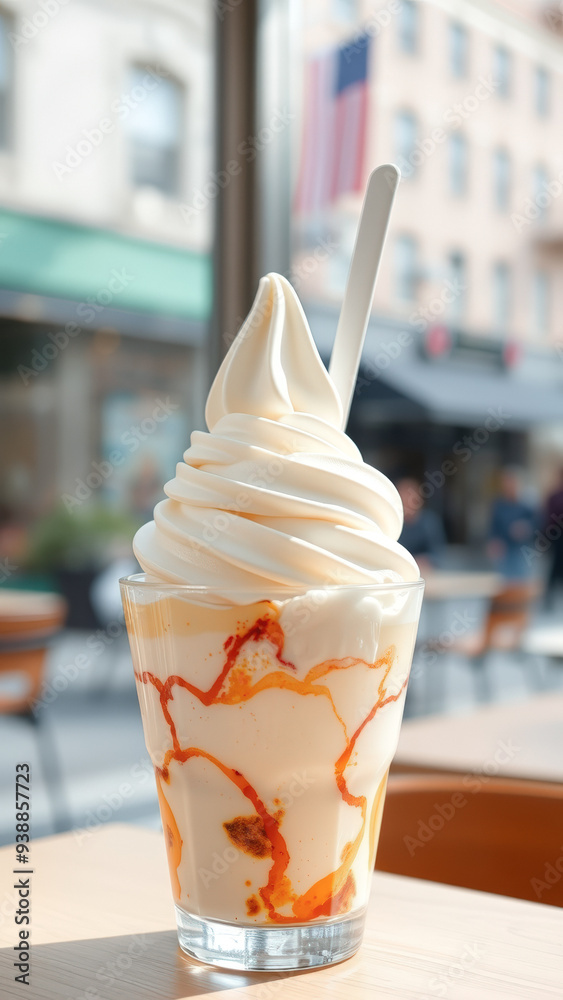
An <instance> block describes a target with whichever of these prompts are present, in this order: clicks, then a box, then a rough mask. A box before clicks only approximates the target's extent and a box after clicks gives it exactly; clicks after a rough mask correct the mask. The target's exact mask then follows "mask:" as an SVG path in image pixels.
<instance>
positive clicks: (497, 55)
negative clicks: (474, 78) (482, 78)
mask: <svg viewBox="0 0 563 1000" xmlns="http://www.w3.org/2000/svg"><path fill="white" fill-rule="evenodd" d="M502 64H504V65H503V70H502V71H501V69H500V66H501V65H502ZM513 72H514V67H513V55H512V52H511V51H510V49H509V48H508V47H507V46H506V45H503V44H501V43H498V44H497V45H495V47H494V49H493V79H494V80H496V79H497V78H498V80H499V85H498V87H497V88H496V91H495V93H496V95H497V97H501V98H503V100H505V101H508V100H510V98H511V97H512V90H513V83H514V81H513Z"/></svg>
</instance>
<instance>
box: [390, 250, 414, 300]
mask: <svg viewBox="0 0 563 1000" xmlns="http://www.w3.org/2000/svg"><path fill="white" fill-rule="evenodd" d="M418 278H419V274H418V246H417V242H416V240H415V239H414V238H413V237H412V236H399V237H398V238H397V241H396V243H395V288H396V295H397V299H398V301H399V302H405V303H407V302H416V293H417V286H418Z"/></svg>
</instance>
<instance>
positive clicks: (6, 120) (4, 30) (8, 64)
mask: <svg viewBox="0 0 563 1000" xmlns="http://www.w3.org/2000/svg"><path fill="white" fill-rule="evenodd" d="M11 30H12V24H11V19H10V17H9V15H6V14H3V13H0V149H7V148H8V146H9V145H10V131H11V129H10V124H11V123H10V113H11V91H12V48H11V45H10V43H9V41H8V35H9V33H10V31H11Z"/></svg>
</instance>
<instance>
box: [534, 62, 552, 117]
mask: <svg viewBox="0 0 563 1000" xmlns="http://www.w3.org/2000/svg"><path fill="white" fill-rule="evenodd" d="M550 97H551V77H550V75H549V73H548V71H547V70H546V69H544V67H543V66H537V67H536V73H535V105H536V114H537V115H538V116H539V117H540V118H547V116H548V114H549V106H550Z"/></svg>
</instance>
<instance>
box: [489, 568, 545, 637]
mask: <svg viewBox="0 0 563 1000" xmlns="http://www.w3.org/2000/svg"><path fill="white" fill-rule="evenodd" d="M537 596H538V585H537V584H536V583H535V582H524V583H513V584H510V585H509V586H507V587H505V588H504V590H502V591H501V592H500V593H499V594H496V595H495V596H494V597H493V598H492V600H491V606H490V608H489V613H488V616H487V620H486V622H485V630H484V636H483V647H484V650H487V649H507V650H513V649H519V648H520V645H521V640H522V635H523V633H524V630H525V629H526V627H527V625H528V623H529V620H530V612H531V610H532V605H533V603H534V601H535V599H536V597H537Z"/></svg>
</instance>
